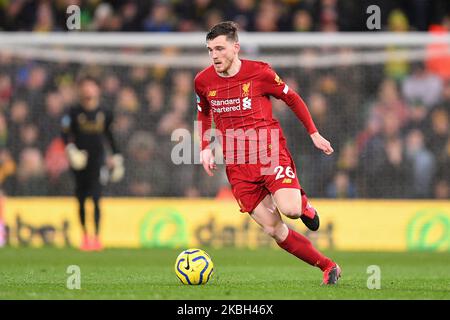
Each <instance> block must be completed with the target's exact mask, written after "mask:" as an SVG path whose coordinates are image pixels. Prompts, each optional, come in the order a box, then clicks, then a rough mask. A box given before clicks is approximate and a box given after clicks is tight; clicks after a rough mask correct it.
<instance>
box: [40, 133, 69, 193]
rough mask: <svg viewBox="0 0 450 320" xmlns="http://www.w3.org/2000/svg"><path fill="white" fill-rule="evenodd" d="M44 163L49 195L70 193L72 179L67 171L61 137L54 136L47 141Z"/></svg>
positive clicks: (66, 161)
mask: <svg viewBox="0 0 450 320" xmlns="http://www.w3.org/2000/svg"><path fill="white" fill-rule="evenodd" d="M56 136H57V135H56ZM44 165H45V170H46V172H47V178H48V193H49V195H71V194H72V192H73V186H72V184H73V181H72V180H73V179H71V172H70V171H69V161H68V159H67V156H66V152H65V144H64V142H63V141H62V139H61V138H59V137H57V138H54V139H53V140H52V141H51V142H50V143H49V145H48V148H47V149H46V151H45V159H44Z"/></svg>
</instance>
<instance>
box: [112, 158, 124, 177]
mask: <svg viewBox="0 0 450 320" xmlns="http://www.w3.org/2000/svg"><path fill="white" fill-rule="evenodd" d="M111 162H112V166H113V168H112V171H111V182H119V181H120V180H122V178H123V176H124V175H125V167H124V165H123V156H122V155H121V154H115V155H113V156H112V161H111Z"/></svg>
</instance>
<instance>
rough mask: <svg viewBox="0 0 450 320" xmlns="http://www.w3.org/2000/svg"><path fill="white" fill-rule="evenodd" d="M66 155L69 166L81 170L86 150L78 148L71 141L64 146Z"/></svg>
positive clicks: (83, 165)
mask: <svg viewBox="0 0 450 320" xmlns="http://www.w3.org/2000/svg"><path fill="white" fill-rule="evenodd" d="M66 153H67V157H68V158H69V163H70V166H71V167H72V168H73V169H74V170H83V169H84V168H86V165H87V159H88V154H87V152H86V150H80V149H78V148H77V146H76V145H75V144H73V143H69V144H68V145H67V147H66Z"/></svg>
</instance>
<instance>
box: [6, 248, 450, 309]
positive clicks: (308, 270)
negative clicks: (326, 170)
mask: <svg viewBox="0 0 450 320" xmlns="http://www.w3.org/2000/svg"><path fill="white" fill-rule="evenodd" d="M203 249H205V250H206V251H207V252H208V253H209V254H210V255H211V257H212V259H213V262H214V271H215V272H214V274H213V277H212V278H211V280H210V282H209V283H208V284H206V285H203V286H186V285H182V284H181V282H180V281H179V280H178V279H177V278H176V276H175V273H174V271H173V266H174V262H175V258H176V257H177V255H178V253H179V252H181V251H182V250H181V249H179V250H173V249H107V250H105V251H103V252H99V253H97V252H80V251H78V250H76V249H57V248H41V249H32V248H21V249H14V248H1V249H0V299H161V300H162V299H174V300H177V299H182V300H190V299H200V300H203V299H210V300H211V299H212V300H227V299H233V300H234V299H252V300H253V299H255V300H259V299H262V300H273V299H289V300H291V299H292V300H294V299H295V300H296V299H450V272H449V271H450V269H449V267H450V253H448V252H445V253H425V252H412V253H375V252H372V253H367V252H366V253H364V252H326V254H327V255H329V256H330V257H332V258H333V259H335V260H336V261H337V262H338V263H339V264H340V266H341V267H342V270H343V277H342V278H341V281H340V282H339V284H338V285H337V286H333V287H326V286H321V285H320V283H321V280H322V273H321V272H320V270H319V269H317V268H312V267H310V266H309V265H307V264H305V263H303V262H301V261H299V260H297V259H296V258H294V257H292V256H290V255H289V254H288V253H286V252H284V251H282V250H277V249H260V250H243V249H211V248H203ZM70 265H77V266H79V267H80V275H81V277H80V279H81V289H80V290H77V289H72V290H70V289H68V288H67V286H66V285H67V279H68V277H70V275H71V274H69V273H67V268H68V267H69V266H70ZM370 265H377V266H379V267H380V270H381V289H379V290H376V289H373V290H369V289H368V288H367V279H368V277H370V274H368V273H367V267H368V266H370Z"/></svg>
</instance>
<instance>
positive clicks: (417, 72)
mask: <svg viewBox="0 0 450 320" xmlns="http://www.w3.org/2000/svg"><path fill="white" fill-rule="evenodd" d="M402 92H403V95H404V97H405V98H406V101H408V102H410V103H411V102H414V101H421V102H422V103H423V104H424V105H425V106H426V107H427V108H431V107H433V106H435V105H436V104H437V103H438V102H439V100H440V98H441V93H442V80H441V79H440V78H439V77H437V76H436V75H434V74H432V73H430V72H428V71H427V69H425V67H424V66H423V65H416V66H415V67H413V68H412V73H411V74H410V75H409V76H407V77H406V78H405V80H404V81H403V85H402Z"/></svg>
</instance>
